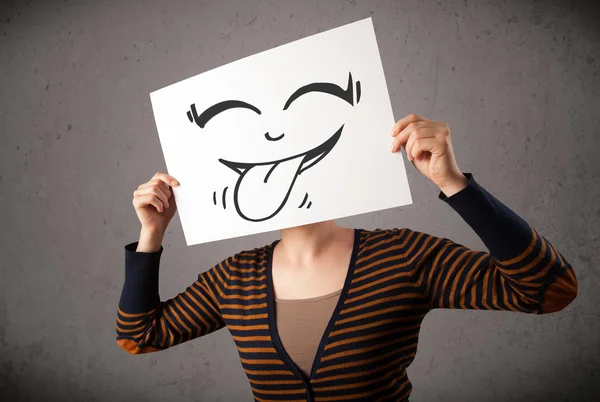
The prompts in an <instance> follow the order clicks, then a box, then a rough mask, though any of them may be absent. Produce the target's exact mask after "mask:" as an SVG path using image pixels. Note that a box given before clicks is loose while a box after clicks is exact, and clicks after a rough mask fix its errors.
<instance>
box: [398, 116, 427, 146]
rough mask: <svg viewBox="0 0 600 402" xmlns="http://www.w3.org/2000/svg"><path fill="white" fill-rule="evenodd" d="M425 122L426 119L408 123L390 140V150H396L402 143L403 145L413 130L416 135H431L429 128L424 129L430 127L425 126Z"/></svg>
mask: <svg viewBox="0 0 600 402" xmlns="http://www.w3.org/2000/svg"><path fill="white" fill-rule="evenodd" d="M427 124H428V122H427V121H419V122H413V123H409V124H408V125H407V126H406V128H404V129H403V130H402V131H401V132H400V133H399V134H398V135H397V136H396V137H395V138H394V140H393V141H392V152H396V151H397V150H399V149H400V147H401V146H402V145H405V144H406V142H407V141H408V139H409V138H410V135H411V134H412V133H413V132H416V133H417V136H423V135H425V136H431V135H433V134H432V132H431V131H430V130H426V129H427V128H431V127H427Z"/></svg>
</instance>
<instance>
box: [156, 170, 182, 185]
mask: <svg viewBox="0 0 600 402" xmlns="http://www.w3.org/2000/svg"><path fill="white" fill-rule="evenodd" d="M152 178H153V179H154V178H157V179H160V180H162V181H163V182H164V183H165V184H166V185H167V186H178V185H179V182H178V181H177V180H176V179H175V178H174V177H173V176H171V175H168V174H166V173H163V172H156V173H155V174H154V176H153V177H152Z"/></svg>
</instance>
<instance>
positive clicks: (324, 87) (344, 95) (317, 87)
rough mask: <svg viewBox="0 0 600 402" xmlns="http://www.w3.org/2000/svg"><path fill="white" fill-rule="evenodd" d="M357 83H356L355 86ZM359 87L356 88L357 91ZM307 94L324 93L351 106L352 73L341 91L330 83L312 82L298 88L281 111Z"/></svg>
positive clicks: (337, 86)
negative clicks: (345, 86)
mask: <svg viewBox="0 0 600 402" xmlns="http://www.w3.org/2000/svg"><path fill="white" fill-rule="evenodd" d="M358 84H359V83H358V82H357V85H358ZM358 88H360V87H357V90H358ZM309 92H324V93H327V94H331V95H334V96H337V97H338V98H341V99H343V100H345V101H346V102H348V103H349V104H351V105H352V104H353V103H352V102H353V99H354V92H353V85H352V73H348V88H346V89H342V88H341V87H340V86H339V85H336V84H332V83H330V82H313V83H312V84H308V85H304V86H303V87H300V88H298V89H297V90H296V92H294V93H293V94H292V96H290V98H289V99H288V100H287V102H285V106H284V107H283V110H286V109H287V108H288V107H289V106H290V105H291V104H292V102H293V101H295V100H296V99H298V98H299V97H300V96H302V95H304V94H306V93H309Z"/></svg>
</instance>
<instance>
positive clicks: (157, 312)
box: [116, 242, 235, 354]
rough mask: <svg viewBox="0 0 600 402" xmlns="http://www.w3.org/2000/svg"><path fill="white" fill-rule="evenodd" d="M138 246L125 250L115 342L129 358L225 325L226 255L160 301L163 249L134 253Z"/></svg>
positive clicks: (207, 332) (168, 346) (228, 263)
mask: <svg viewBox="0 0 600 402" xmlns="http://www.w3.org/2000/svg"><path fill="white" fill-rule="evenodd" d="M137 245H138V242H134V243H130V244H127V245H126V246H125V282H124V284H123V290H122V292H121V298H120V299H119V304H118V308H117V323H116V332H117V339H116V340H117V344H118V345H119V346H120V347H121V348H122V349H124V350H125V351H126V352H128V353H130V354H140V353H151V352H157V351H160V350H164V349H167V348H170V347H173V346H175V345H178V344H181V343H183V342H187V341H190V340H192V339H195V338H197V337H200V336H203V335H207V334H209V333H211V332H214V331H217V330H218V329H221V328H223V327H224V326H225V322H224V321H223V318H222V316H221V311H220V304H221V303H220V301H221V300H222V299H221V297H222V295H223V290H224V289H225V288H226V281H227V280H228V276H229V274H228V272H229V271H228V269H229V268H228V267H229V266H231V265H230V264H231V263H233V259H234V258H235V257H229V258H228V259H226V260H224V261H222V262H221V263H219V264H217V265H215V266H213V267H212V268H211V269H209V270H208V271H205V272H202V273H200V274H198V277H197V279H196V281H194V282H193V283H192V284H191V285H189V286H188V287H187V288H186V289H185V290H184V291H183V292H181V293H179V294H178V295H177V296H175V297H173V298H171V299H168V300H165V301H161V300H160V296H159V293H158V283H159V265H160V257H161V254H162V252H163V247H162V246H161V248H160V250H158V251H156V252H137V251H136V249H137Z"/></svg>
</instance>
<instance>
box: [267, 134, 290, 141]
mask: <svg viewBox="0 0 600 402" xmlns="http://www.w3.org/2000/svg"><path fill="white" fill-rule="evenodd" d="M284 135H285V134H284V133H281V135H280V136H279V137H271V136H270V135H269V133H268V132H266V133H265V138H266V139H267V140H268V141H279V140H280V139H282V138H283V136H284Z"/></svg>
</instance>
